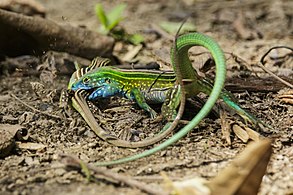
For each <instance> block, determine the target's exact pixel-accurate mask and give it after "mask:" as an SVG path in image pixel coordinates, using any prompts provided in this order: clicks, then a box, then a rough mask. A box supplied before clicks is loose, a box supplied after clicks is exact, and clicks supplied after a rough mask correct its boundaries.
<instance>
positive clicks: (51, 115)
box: [10, 93, 62, 119]
mask: <svg viewBox="0 0 293 195" xmlns="http://www.w3.org/2000/svg"><path fill="white" fill-rule="evenodd" d="M10 96H11V97H13V98H14V99H15V100H17V101H18V102H20V103H22V104H23V105H25V106H26V107H28V108H30V109H31V110H33V111H34V112H37V113H40V114H43V115H46V116H49V117H52V118H56V119H62V118H61V117H60V116H57V115H53V114H49V113H46V112H42V111H40V110H38V109H36V108H34V107H32V106H30V105H28V104H27V103H25V102H24V101H22V100H21V99H19V98H18V97H16V96H15V95H14V94H12V93H11V94H10Z"/></svg>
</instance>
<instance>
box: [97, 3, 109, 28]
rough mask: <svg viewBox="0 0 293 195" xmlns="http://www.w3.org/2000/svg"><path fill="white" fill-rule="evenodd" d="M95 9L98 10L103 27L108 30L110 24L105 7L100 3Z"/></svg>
mask: <svg viewBox="0 0 293 195" xmlns="http://www.w3.org/2000/svg"><path fill="white" fill-rule="evenodd" d="M95 9H96V15H97V16H98V19H99V21H100V23H101V25H103V26H104V27H105V28H106V27H107V26H108V23H109V22H108V19H107V16H106V14H105V11H104V8H103V6H102V5H101V4H100V3H98V4H97V5H96V7H95Z"/></svg>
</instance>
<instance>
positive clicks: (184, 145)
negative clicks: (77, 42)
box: [0, 0, 293, 195]
mask: <svg viewBox="0 0 293 195" xmlns="http://www.w3.org/2000/svg"><path fill="white" fill-rule="evenodd" d="M40 2H41V3H42V4H43V5H44V7H45V8H46V13H47V15H46V17H47V18H49V19H51V20H53V21H56V22H58V23H60V24H70V25H73V26H84V27H85V28H88V29H90V30H93V31H96V30H97V28H98V26H99V23H98V20H97V18H96V16H95V13H94V5H95V4H96V3H97V1H93V0H88V1H83V0H75V1H71V0H60V1H58V3H57V1H49V0H40ZM123 2H125V3H127V8H126V11H125V13H124V16H125V19H124V20H123V21H122V22H121V24H120V25H121V26H122V27H124V28H125V29H126V30H127V31H128V32H129V33H141V34H143V35H144V36H145V46H144V47H143V48H142V49H141V50H140V51H139V52H138V55H137V56H136V57H135V58H134V59H131V61H132V62H139V63H148V62H151V61H157V62H158V63H159V64H160V65H161V66H162V67H163V68H164V69H168V68H171V67H170V65H169V63H168V62H169V59H168V57H169V54H168V52H169V48H170V47H171V44H172V40H170V37H171V38H172V36H174V34H167V33H166V34H163V35H162V36H161V37H156V36H155V34H154V33H150V32H153V31H158V30H161V29H160V27H159V24H160V22H162V21H176V22H180V21H182V19H184V18H185V17H186V16H187V15H188V14H190V15H191V16H190V19H189V20H188V21H189V22H191V23H193V24H194V25H195V27H196V30H197V31H198V32H202V33H205V34H207V35H210V36H212V37H213V38H214V39H215V40H217V42H218V43H219V44H220V46H221V47H222V48H223V50H224V51H225V52H226V57H227V59H228V60H227V66H228V74H227V77H228V80H227V89H229V90H231V91H232V93H233V94H234V95H235V97H236V98H237V99H238V100H239V104H240V105H241V106H242V107H244V108H245V109H247V110H249V111H250V112H251V113H253V114H254V115H255V116H256V117H258V118H259V119H261V120H263V121H264V122H265V123H267V124H269V125H271V126H272V127H273V128H274V130H273V131H271V130H270V131H266V132H263V131H259V132H260V134H261V136H264V137H269V138H274V142H273V155H272V158H271V161H270V163H269V166H268V169H267V172H266V174H265V176H264V177H263V182H262V185H261V189H260V192H259V194H262V195H264V194H292V193H293V144H292V142H293V135H292V132H293V119H292V118H293V104H292V101H293V97H292V95H291V96H290V95H289V96H288V97H289V99H290V97H291V103H290V102H289V101H287V102H286V101H284V99H283V101H282V99H280V98H278V94H279V93H280V90H282V91H283V92H284V90H286V86H285V85H283V84H281V83H280V82H279V81H277V80H275V79H273V78H272V77H271V76H270V75H269V74H267V73H265V72H264V71H263V70H262V69H260V68H259V67H258V66H256V64H257V63H258V62H259V60H260V58H261V56H262V55H264V54H265V52H266V51H268V49H269V48H271V47H273V46H280V45H285V46H289V47H290V46H291V47H292V46H293V13H292V10H293V1H290V0H279V1H274V0H260V1H253V0H249V1H228V0H223V1H210V0H205V1H201V0H197V1H196V0H182V1H166V0H161V1H153V0H147V1H140V3H138V2H137V1H132V0H126V1H123ZM118 3H120V1H102V4H103V5H104V6H105V9H106V10H108V9H111V8H112V7H113V6H114V5H116V4H118ZM134 49H135V46H132V45H130V44H126V43H121V42H119V43H117V44H116V46H115V49H114V55H116V56H117V57H118V58H119V59H123V57H125V55H126V54H127V53H128V52H130V51H132V50H134ZM197 49H198V48H195V49H192V50H191V56H192V59H193V62H194V66H195V68H200V67H201V66H202V65H203V64H204V62H205V60H206V56H202V55H201V56H196V55H195V54H197V53H199V51H198V50H197ZM200 51H201V50H200ZM286 52H287V53H289V52H288V50H285V49H284V50H283V49H278V50H274V51H272V52H271V53H270V54H269V56H270V57H271V59H273V60H268V62H267V63H266V66H267V68H269V69H270V70H271V71H273V72H274V73H276V74H277V75H278V76H280V77H282V78H284V79H285V80H287V81H288V82H290V83H293V79H292V78H293V77H292V76H293V65H292V62H293V60H292V54H291V56H289V57H288V56H287V58H285V59H281V60H283V61H282V63H277V57H280V56H282V55H284V53H286ZM231 53H233V54H234V55H236V56H238V57H240V58H241V59H242V60H240V62H239V60H238V61H237V59H236V60H235V58H233V57H232V55H231ZM193 54H194V55H193ZM50 55H52V56H54V57H55V58H56V63H57V62H58V59H59V58H62V57H60V55H61V56H62V55H64V54H56V53H55V54H54V53H53V54H50ZM97 55H98V54H97ZM274 57H275V58H274ZM9 59H10V60H12V62H18V63H23V64H26V65H28V64H32V63H33V64H35V65H37V66H38V65H40V64H42V63H45V62H44V61H45V60H44V58H43V57H42V56H39V57H33V56H27V57H25V58H24V57H22V58H21V57H15V58H9ZM72 61H73V60H72ZM5 63H7V59H6V61H5V60H4V61H2V62H0V70H3V69H1V65H3V64H5ZM38 70H39V71H42V68H40V67H39V69H38ZM47 71H49V72H50V71H51V72H52V70H47ZM211 72H212V71H211ZM42 73H43V74H41V75H40V74H22V71H21V70H18V71H15V72H5V71H2V72H1V73H0V74H1V75H0V86H1V88H0V106H1V107H0V108H1V109H0V123H1V124H20V125H22V126H24V127H25V128H26V129H27V130H28V133H29V135H28V138H27V139H26V140H24V141H18V143H17V145H18V146H19V145H21V144H25V143H26V144H28V147H24V146H23V145H22V147H18V148H15V149H14V150H13V151H12V153H11V154H10V155H9V156H7V157H5V158H2V159H0V165H1V166H0V169H1V171H0V186H1V190H0V193H1V194H88V195H89V194H111V193H115V194H144V193H143V192H141V191H140V190H138V189H135V188H131V187H128V186H126V185H124V184H120V183H118V182H115V181H110V180H107V179H104V178H100V179H99V180H97V181H96V182H95V183H93V182H90V183H89V182H87V180H86V178H85V177H84V176H83V175H82V174H80V173H79V172H77V171H74V170H70V171H68V170H65V169H64V168H62V163H61V162H60V159H59V157H58V156H59V154H71V155H74V156H76V157H78V158H80V159H81V160H83V161H84V162H87V163H91V162H95V161H109V160H112V159H117V158H121V157H125V156H128V155H131V154H135V153H138V152H142V151H144V150H146V149H147V148H142V149H135V150H134V149H124V148H117V147H114V146H111V145H109V144H107V143H105V142H103V141H102V140H100V139H99V138H98V137H97V136H96V135H95V134H94V133H93V132H92V130H91V129H90V128H89V127H88V126H87V124H86V123H85V121H84V120H83V119H82V118H81V116H80V115H79V114H78V113H77V112H76V111H73V110H72V111H71V112H70V113H69V114H64V110H62V109H60V108H59V107H58V105H59V96H60V92H61V90H62V89H65V88H66V87H67V83H68V81H69V78H70V77H69V75H62V74H58V72H57V77H56V78H54V79H51V78H50V76H49V77H46V74H45V73H44V71H43V72H42ZM211 74H212V73H211ZM47 76H48V75H47ZM235 81H237V83H235ZM31 82H39V83H43V84H44V85H45V89H44V90H43V91H44V93H43V94H36V93H35V92H34V91H36V90H33V88H32V85H31ZM235 86H236V87H235ZM10 94H14V95H15V97H17V98H19V99H20V100H21V101H22V102H20V101H18V100H17V98H15V97H14V96H13V97H12V96H10ZM103 101H104V102H102V103H100V105H101V110H102V114H101V118H102V119H103V123H102V126H103V127H105V128H108V129H111V130H113V131H115V132H117V133H122V134H123V133H124V134H125V132H132V134H133V136H131V139H134V140H135V139H140V138H141V135H142V136H148V135H149V134H154V133H155V132H154V130H156V131H157V130H158V129H160V128H161V126H162V125H161V124H153V123H151V120H150V119H149V116H148V115H147V114H146V113H145V112H143V111H142V110H141V109H139V108H138V106H136V105H135V104H134V103H130V102H129V101H127V100H121V99H119V98H114V99H111V101H110V104H109V105H106V106H103V105H104V104H108V103H109V101H107V100H103ZM24 103H26V104H27V105H30V106H32V107H34V108H35V109H37V110H40V111H42V112H45V113H50V114H51V115H57V116H59V117H62V119H60V118H56V117H52V116H51V117H50V116H48V115H45V114H41V113H39V112H37V111H35V110H32V109H30V108H29V107H28V106H27V105H25V104H24ZM188 106H189V107H187V108H186V109H187V114H185V116H184V117H185V119H190V118H191V117H192V116H194V115H195V113H194V110H193V112H191V108H190V107H191V106H192V105H191V104H189V105H188ZM158 110H159V108H158ZM64 116H66V118H65V117H64ZM101 118H100V119H101ZM233 119H234V120H235V121H236V120H239V118H237V117H235V118H233ZM100 122H101V121H100ZM136 133H140V136H139V137H137V136H135V134H136ZM124 134H123V135H124ZM126 136H128V134H127V135H126ZM128 138H129V137H128ZM231 138H232V144H231V146H229V145H228V144H227V143H226V141H225V140H224V139H223V135H222V133H221V124H220V120H219V118H218V116H217V115H216V114H210V116H209V117H208V118H206V119H205V120H204V121H202V122H201V123H200V124H199V125H198V126H197V127H196V128H195V129H194V131H192V132H190V133H189V134H188V135H187V136H186V137H184V138H183V139H181V140H180V141H178V142H177V143H176V144H174V145H172V146H170V147H168V148H167V149H166V150H164V151H161V152H158V153H156V154H154V155H151V156H149V157H146V158H143V159H140V160H137V161H135V162H131V163H127V164H122V165H117V166H112V167H109V168H110V169H111V170H112V171H115V172H118V173H122V174H125V175H129V176H131V177H132V178H134V179H137V180H139V181H143V182H146V183H147V184H149V185H154V187H156V186H158V185H160V186H161V187H162V186H164V180H163V178H162V176H161V175H160V173H161V172H165V173H166V175H167V176H168V177H169V178H170V179H171V180H173V181H179V180H183V179H190V178H193V177H203V178H205V179H210V178H212V177H214V176H216V175H217V173H218V172H219V171H220V170H221V169H223V168H224V167H226V166H227V165H228V164H229V162H230V161H231V159H232V158H233V157H235V155H236V154H238V153H239V152H240V151H242V150H243V149H244V148H245V146H246V143H243V142H242V141H241V140H240V139H239V138H237V137H236V136H235V134H233V133H232V135H231ZM32 143H34V144H36V145H34V146H33V145H32ZM148 148H151V147H148ZM60 167H61V168H60Z"/></svg>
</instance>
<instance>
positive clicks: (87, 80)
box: [82, 77, 90, 84]
mask: <svg viewBox="0 0 293 195" xmlns="http://www.w3.org/2000/svg"><path fill="white" fill-rule="evenodd" d="M82 82H83V83H84V84H87V83H89V82H90V79H89V78H88V77H85V78H83V80H82Z"/></svg>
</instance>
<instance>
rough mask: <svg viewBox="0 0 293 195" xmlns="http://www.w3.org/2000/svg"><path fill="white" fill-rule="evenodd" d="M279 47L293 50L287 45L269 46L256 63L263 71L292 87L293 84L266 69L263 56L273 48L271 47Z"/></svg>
mask: <svg viewBox="0 0 293 195" xmlns="http://www.w3.org/2000/svg"><path fill="white" fill-rule="evenodd" d="M279 48H285V49H288V50H291V51H293V48H291V47H287V46H275V47H272V48H270V49H269V50H268V51H267V52H266V53H265V54H264V55H263V56H262V57H261V59H260V62H259V63H257V65H258V66H259V67H260V68H262V69H263V70H264V71H265V72H267V73H269V74H270V75H271V76H272V77H274V78H275V79H277V80H279V81H280V82H282V83H283V84H285V85H287V86H288V87H290V88H293V85H292V84H291V83H289V82H287V81H285V80H284V79H282V78H280V77H279V76H277V75H276V74H274V73H273V72H272V71H270V70H269V69H267V68H266V67H265V66H264V64H265V58H266V56H267V55H268V54H269V53H270V52H271V51H272V50H273V49H279Z"/></svg>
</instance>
